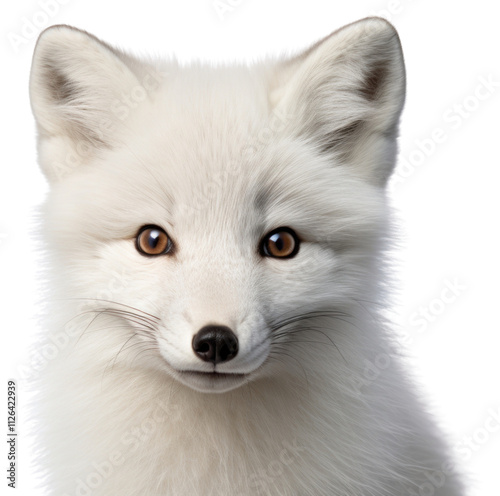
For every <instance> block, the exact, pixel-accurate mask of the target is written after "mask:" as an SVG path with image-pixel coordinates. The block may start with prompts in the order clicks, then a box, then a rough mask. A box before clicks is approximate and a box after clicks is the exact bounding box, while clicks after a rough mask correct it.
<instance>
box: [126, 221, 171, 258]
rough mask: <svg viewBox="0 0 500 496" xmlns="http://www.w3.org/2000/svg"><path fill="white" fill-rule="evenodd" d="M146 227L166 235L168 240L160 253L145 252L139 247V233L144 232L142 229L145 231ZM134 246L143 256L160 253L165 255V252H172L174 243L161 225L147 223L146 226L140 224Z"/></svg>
mask: <svg viewBox="0 0 500 496" xmlns="http://www.w3.org/2000/svg"><path fill="white" fill-rule="evenodd" d="M148 229H155V230H157V231H161V232H162V233H163V234H165V236H166V237H167V239H168V242H167V247H166V248H165V249H164V250H163V251H162V252H160V253H147V252H145V251H144V250H143V249H142V248H141V245H140V243H139V238H140V236H141V234H142V233H143V232H144V231H147V230H148ZM135 248H136V250H137V251H138V252H139V253H140V254H141V255H142V256H144V257H160V256H162V255H167V254H171V253H172V252H173V248H174V244H173V242H172V239H171V238H170V236H169V235H168V233H167V231H165V229H163V228H162V227H160V226H157V225H155V224H148V225H146V226H142V227H141V228H140V229H139V231H137V234H136V236H135Z"/></svg>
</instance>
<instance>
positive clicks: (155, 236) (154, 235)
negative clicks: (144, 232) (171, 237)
mask: <svg viewBox="0 0 500 496" xmlns="http://www.w3.org/2000/svg"><path fill="white" fill-rule="evenodd" d="M159 240H160V231H156V230H152V231H150V233H149V237H148V245H149V246H150V247H151V248H153V249H154V248H156V247H157V245H158V241H159Z"/></svg>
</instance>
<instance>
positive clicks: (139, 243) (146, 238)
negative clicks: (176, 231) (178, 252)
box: [135, 226, 172, 256]
mask: <svg viewBox="0 0 500 496" xmlns="http://www.w3.org/2000/svg"><path fill="white" fill-rule="evenodd" d="M135 245H136V247H137V250H138V251H139V253H142V254H143V255H151V256H154V255H163V254H165V253H168V252H169V251H170V249H171V247H172V242H171V241H170V238H169V237H168V235H167V233H166V232H165V231H164V230H163V229H162V228H161V227H158V226H144V227H142V228H141V230H140V231H139V234H138V235H137V238H136V243H135Z"/></svg>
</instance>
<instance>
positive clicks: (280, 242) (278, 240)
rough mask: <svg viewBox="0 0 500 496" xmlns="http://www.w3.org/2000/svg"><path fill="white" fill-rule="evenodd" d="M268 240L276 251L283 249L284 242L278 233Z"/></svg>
mask: <svg viewBox="0 0 500 496" xmlns="http://www.w3.org/2000/svg"><path fill="white" fill-rule="evenodd" d="M269 240H270V241H271V242H273V243H274V245H275V246H276V248H277V249H278V251H281V250H283V248H284V247H285V242H284V240H283V238H282V237H281V234H279V233H276V234H273V235H272V236H271V238H270V239H269Z"/></svg>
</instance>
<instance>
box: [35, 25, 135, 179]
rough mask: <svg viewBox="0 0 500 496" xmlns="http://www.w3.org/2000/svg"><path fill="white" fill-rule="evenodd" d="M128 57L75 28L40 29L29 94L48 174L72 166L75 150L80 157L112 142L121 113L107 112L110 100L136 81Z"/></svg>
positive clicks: (41, 153)
mask: <svg viewBox="0 0 500 496" xmlns="http://www.w3.org/2000/svg"><path fill="white" fill-rule="evenodd" d="M130 61H131V59H129V58H127V56H126V55H124V54H121V53H120V52H118V51H117V50H115V49H113V48H111V47H110V46H108V45H106V44H105V43H103V42H101V41H99V40H98V39H97V38H95V37H94V36H92V35H90V34H88V33H86V32H84V31H80V30H79V29H76V28H72V27H69V26H52V27H50V28H48V29H46V30H45V31H44V32H43V33H42V34H41V35H40V37H39V39H38V42H37V45H36V48H35V53H34V56H33V64H32V69H31V76H30V97H31V105H32V109H33V113H34V115H35V119H36V122H37V125H38V130H39V155H40V162H41V166H42V169H43V170H44V172H45V173H46V175H47V176H48V177H49V178H50V179H51V178H52V177H53V176H57V175H59V173H60V172H64V169H65V168H66V166H72V165H73V164H74V163H75V159H74V156H77V158H78V159H79V160H80V161H84V160H85V159H86V158H88V157H89V156H91V155H92V154H93V153H95V152H96V151H98V150H99V149H101V148H104V147H106V148H110V147H112V146H113V144H114V142H115V141H116V134H117V133H116V130H117V126H118V124H119V118H118V117H119V116H118V115H115V114H113V113H112V112H110V106H111V105H112V103H113V102H116V101H119V98H120V97H121V96H122V95H123V94H126V95H130V92H131V91H132V90H133V88H134V87H136V86H137V85H138V84H139V82H138V80H137V78H136V76H135V75H134V73H133V72H132V70H131V69H130V67H129V65H130V64H127V62H130ZM56 144H57V146H55V145H56ZM61 154H64V155H65V157H63V156H61ZM56 155H59V156H56ZM69 155H72V156H73V159H72V160H70V159H68V158H67V157H68V156H69ZM61 168H62V169H63V170H60V169H61Z"/></svg>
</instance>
